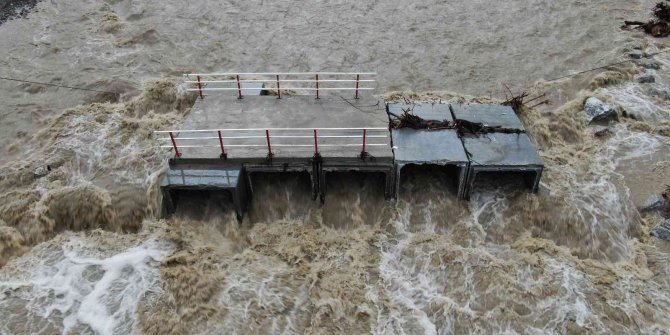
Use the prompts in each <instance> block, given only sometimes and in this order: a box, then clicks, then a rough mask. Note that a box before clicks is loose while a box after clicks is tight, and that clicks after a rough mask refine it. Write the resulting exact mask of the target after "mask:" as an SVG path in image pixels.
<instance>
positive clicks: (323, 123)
mask: <svg viewBox="0 0 670 335" xmlns="http://www.w3.org/2000/svg"><path fill="white" fill-rule="evenodd" d="M185 78H186V80H185V84H186V85H187V89H188V90H190V91H195V92H197V93H198V95H199V98H198V99H197V100H196V102H195V104H194V106H193V108H192V111H191V113H190V114H189V115H188V117H187V118H186V119H185V120H184V122H183V124H182V125H181V126H180V127H179V128H180V129H171V130H161V131H157V132H156V136H157V140H158V143H159V146H160V147H161V148H162V149H163V150H166V151H167V152H169V155H170V156H171V158H170V159H169V161H168V164H169V169H168V171H167V174H166V176H165V177H164V179H163V181H162V183H161V189H162V192H163V200H164V201H163V203H164V209H165V211H166V213H167V214H170V213H171V212H173V211H174V208H175V203H176V202H177V201H178V198H179V192H180V191H181V190H220V191H227V192H230V194H231V195H232V199H233V203H234V205H235V209H236V212H237V216H238V218H242V216H243V215H244V213H245V211H246V207H247V204H248V202H249V200H250V198H251V195H252V193H253V190H252V187H251V178H252V175H253V174H254V173H259V172H260V173H281V172H304V173H307V174H309V176H310V180H311V188H312V195H313V198H314V199H316V198H320V199H321V201H325V200H326V191H327V190H326V178H327V177H328V176H329V175H332V173H334V172H350V171H357V172H362V173H377V174H383V175H384V176H385V178H384V180H385V182H384V185H385V186H384V187H385V192H384V193H385V195H386V197H387V198H389V199H393V198H397V196H398V190H399V189H400V176H401V173H402V171H403V168H404V167H407V166H412V165H434V166H440V167H446V168H447V170H446V171H448V172H449V173H450V174H452V176H453V179H454V186H455V189H456V190H457V191H456V192H457V196H458V197H459V198H460V199H469V197H470V193H471V192H472V190H473V187H474V184H475V180H476V179H477V176H478V175H479V174H481V173H521V174H522V175H523V177H524V180H525V183H526V185H525V186H527V187H528V188H530V189H531V190H532V191H533V192H536V191H537V190H538V186H539V182H540V178H541V175H542V171H543V164H542V161H541V159H540V157H539V155H538V154H537V152H536V149H535V147H534V145H533V144H532V142H531V140H530V138H529V137H528V135H527V134H526V133H525V130H524V127H523V124H522V123H521V121H520V120H519V118H518V117H517V116H516V114H515V113H514V111H513V110H512V109H511V108H510V107H507V106H499V105H482V104H448V103H431V102H412V103H407V102H388V103H387V102H383V101H380V100H378V99H376V98H374V97H371V96H370V95H365V94H362V93H363V92H368V91H370V90H372V89H374V83H375V80H374V74H373V73H243V74H236V73H222V74H189V75H185ZM217 91H232V92H235V93H236V94H234V95H232V94H230V95H228V94H209V92H217ZM305 92H306V93H307V94H300V95H298V93H305ZM407 110H411V113H412V114H414V115H416V116H419V117H421V118H422V119H425V120H438V121H443V122H444V123H445V124H452V125H456V126H457V125H458V124H459V123H468V122H470V123H473V124H483V125H485V126H488V129H491V130H492V131H489V132H487V133H485V134H478V133H468V132H464V131H463V129H462V128H458V127H456V126H454V127H443V128H441V129H430V130H429V129H412V128H400V129H391V127H390V126H389V123H390V121H391V120H390V115H400V114H402V113H403V112H405V111H407ZM498 128H504V129H507V130H512V131H507V132H497V131H495V129H498Z"/></svg>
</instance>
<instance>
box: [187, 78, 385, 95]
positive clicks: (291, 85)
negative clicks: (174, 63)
mask: <svg viewBox="0 0 670 335" xmlns="http://www.w3.org/2000/svg"><path fill="white" fill-rule="evenodd" d="M375 76H376V73H374V72H360V73H357V72H300V73H290V72H270V73H189V74H184V79H185V80H184V83H185V84H186V85H187V88H186V90H187V91H190V92H198V95H199V96H200V98H201V99H202V98H204V96H205V94H204V93H205V92H213V91H236V92H237V97H238V98H239V99H242V98H243V97H244V91H249V90H254V91H258V90H263V91H265V92H268V93H270V94H274V95H276V96H277V98H278V99H281V97H282V92H283V93H284V94H286V93H287V92H288V91H293V92H295V91H298V92H310V93H311V94H314V95H315V96H316V98H317V99H319V98H320V97H321V95H322V94H323V93H325V92H333V91H334V92H342V91H347V92H351V91H353V92H354V98H355V99H358V98H359V97H360V94H361V91H370V90H374V89H375V88H374V87H373V86H374V85H375V82H376V81H375V79H373V78H374V77H375ZM248 83H254V84H260V85H256V86H254V87H249V86H248V85H245V84H248ZM259 86H261V87H262V89H261V88H259ZM311 94H301V95H311Z"/></svg>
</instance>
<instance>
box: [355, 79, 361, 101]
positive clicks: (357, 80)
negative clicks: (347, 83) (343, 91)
mask: <svg viewBox="0 0 670 335" xmlns="http://www.w3.org/2000/svg"><path fill="white" fill-rule="evenodd" d="M360 80H361V75H360V74H357V75H356V97H355V98H356V99H358V82H359V81H360Z"/></svg>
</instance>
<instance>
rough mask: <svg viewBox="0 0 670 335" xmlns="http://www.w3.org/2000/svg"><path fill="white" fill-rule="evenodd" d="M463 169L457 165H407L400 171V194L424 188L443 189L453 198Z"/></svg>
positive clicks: (456, 193) (456, 192)
mask: <svg viewBox="0 0 670 335" xmlns="http://www.w3.org/2000/svg"><path fill="white" fill-rule="evenodd" d="M464 171H465V169H461V167H459V166H458V165H453V164H447V165H434V164H408V165H405V166H403V167H402V168H401V170H400V190H399V191H400V194H402V193H403V192H411V193H413V192H417V191H419V192H420V191H421V190H422V189H425V188H426V187H435V186H437V187H443V188H445V189H447V190H448V191H449V193H450V194H453V195H454V196H457V195H458V186H459V183H460V180H461V178H465V176H463V175H462V174H463V173H464Z"/></svg>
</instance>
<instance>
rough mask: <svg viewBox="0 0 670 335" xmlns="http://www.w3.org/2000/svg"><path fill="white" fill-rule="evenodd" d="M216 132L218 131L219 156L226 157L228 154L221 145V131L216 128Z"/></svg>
mask: <svg viewBox="0 0 670 335" xmlns="http://www.w3.org/2000/svg"><path fill="white" fill-rule="evenodd" d="M217 133H219V145H220V146H221V158H228V154H226V149H225V148H224V147H223V136H221V131H220V130H217Z"/></svg>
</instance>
